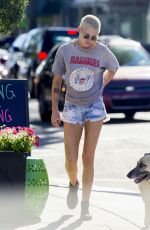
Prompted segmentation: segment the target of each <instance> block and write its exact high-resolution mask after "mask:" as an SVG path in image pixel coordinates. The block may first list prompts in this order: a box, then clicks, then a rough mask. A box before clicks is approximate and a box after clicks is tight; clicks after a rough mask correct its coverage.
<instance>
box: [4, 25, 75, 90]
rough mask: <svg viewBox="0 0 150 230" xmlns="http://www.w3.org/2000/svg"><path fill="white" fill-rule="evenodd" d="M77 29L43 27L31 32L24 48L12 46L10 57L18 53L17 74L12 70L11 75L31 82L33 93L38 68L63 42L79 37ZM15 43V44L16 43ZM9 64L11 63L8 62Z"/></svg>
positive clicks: (24, 41)
mask: <svg viewBox="0 0 150 230" xmlns="http://www.w3.org/2000/svg"><path fill="white" fill-rule="evenodd" d="M77 34H78V32H77V29H76V28H69V27H41V28H35V29H32V30H30V31H29V32H28V33H26V35H25V39H23V44H22V46H21V47H20V48H19V47H16V48H15V46H14V44H13V45H12V47H13V48H12V49H11V48H10V55H11V56H12V57H13V56H14V54H16V52H18V53H19V55H18V57H17V72H15V71H14V70H13V71H12V69H11V68H10V69H9V70H10V75H11V74H12V75H14V77H15V78H26V79H28V81H29V91H30V93H31V94H33V93H34V91H33V89H34V88H33V82H34V81H33V80H34V77H35V70H36V67H37V66H38V65H39V64H40V63H41V61H42V60H45V59H46V58H47V56H48V53H49V51H50V49H51V48H52V47H53V46H54V45H55V44H57V43H59V42H61V41H65V42H67V41H69V40H70V39H71V38H75V37H77ZM14 43H15V42H14ZM8 63H9V62H8Z"/></svg>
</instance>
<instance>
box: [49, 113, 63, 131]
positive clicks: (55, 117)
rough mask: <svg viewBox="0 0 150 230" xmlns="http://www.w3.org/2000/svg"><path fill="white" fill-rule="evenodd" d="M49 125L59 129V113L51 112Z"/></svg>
mask: <svg viewBox="0 0 150 230" xmlns="http://www.w3.org/2000/svg"><path fill="white" fill-rule="evenodd" d="M51 123H52V125H53V126H54V127H56V128H58V127H59V125H60V123H61V119H60V113H59V111H58V110H56V111H53V112H52V116H51Z"/></svg>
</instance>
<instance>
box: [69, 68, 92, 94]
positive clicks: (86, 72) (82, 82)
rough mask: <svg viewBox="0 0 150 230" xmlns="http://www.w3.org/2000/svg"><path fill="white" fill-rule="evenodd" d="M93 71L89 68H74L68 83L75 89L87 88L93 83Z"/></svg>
mask: <svg viewBox="0 0 150 230" xmlns="http://www.w3.org/2000/svg"><path fill="white" fill-rule="evenodd" d="M94 77H95V73H94V71H92V70H91V69H89V68H86V67H81V68H77V69H75V70H74V71H73V72H72V73H71V75H70V78H69V81H70V85H71V86H72V87H73V88H74V89H75V90H77V91H79V92H83V91H87V90H89V89H90V88H91V87H92V86H93V83H94Z"/></svg>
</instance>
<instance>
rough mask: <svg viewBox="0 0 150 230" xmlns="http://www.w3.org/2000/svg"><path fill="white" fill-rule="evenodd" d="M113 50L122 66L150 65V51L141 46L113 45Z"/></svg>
mask: <svg viewBox="0 0 150 230" xmlns="http://www.w3.org/2000/svg"><path fill="white" fill-rule="evenodd" d="M110 49H111V51H112V52H113V53H114V54H115V56H116V57H117V59H118V61H119V64H120V66H146V65H150V58H149V55H148V53H147V52H146V51H145V50H144V49H143V48H142V47H141V46H133V45H132V46H129V45H128V46H119V45H118V46H111V47H110Z"/></svg>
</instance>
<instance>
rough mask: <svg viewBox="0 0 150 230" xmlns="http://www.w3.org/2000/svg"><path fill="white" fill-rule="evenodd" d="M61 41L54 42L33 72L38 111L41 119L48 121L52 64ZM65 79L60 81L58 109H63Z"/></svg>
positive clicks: (49, 116) (49, 115)
mask: <svg viewBox="0 0 150 230" xmlns="http://www.w3.org/2000/svg"><path fill="white" fill-rule="evenodd" d="M61 44H63V42H61V43H58V44H56V45H55V46H54V47H53V48H52V49H51V50H50V52H49V55H48V57H47V59H46V60H43V61H42V62H41V64H40V65H39V66H38V67H37V69H36V72H35V76H36V77H35V79H34V81H35V95H36V97H37V99H38V101H39V112H40V116H41V120H42V121H50V118H51V107H52V105H51V87H52V81H53V73H52V64H53V62H54V58H55V54H56V51H57V49H58V47H59V46H60V45H61ZM65 92H66V86H65V80H64V79H63V81H62V87H61V93H60V97H59V110H62V109H63V106H64V100H65Z"/></svg>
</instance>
